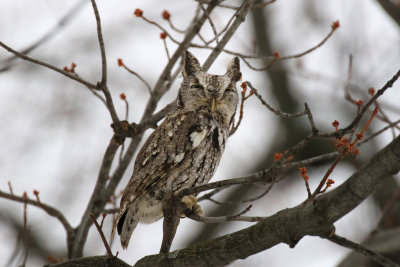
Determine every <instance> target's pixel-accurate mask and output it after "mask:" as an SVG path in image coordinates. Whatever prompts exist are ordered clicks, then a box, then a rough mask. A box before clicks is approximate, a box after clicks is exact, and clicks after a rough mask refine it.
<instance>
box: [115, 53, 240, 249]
mask: <svg viewBox="0 0 400 267" xmlns="http://www.w3.org/2000/svg"><path fill="white" fill-rule="evenodd" d="M240 77H241V73H240V67H239V59H238V58H237V57H235V58H233V59H232V61H231V62H230V64H229V66H228V68H227V72H226V73H225V75H211V74H208V73H205V72H203V71H202V70H201V67H200V63H199V61H198V60H197V59H196V58H195V57H194V56H193V55H192V54H191V53H190V52H188V51H186V52H185V55H184V67H183V82H182V85H181V88H180V90H179V93H178V97H177V100H176V108H175V109H174V111H173V112H171V113H170V114H169V115H168V116H167V117H166V119H165V120H164V121H163V122H162V123H161V125H160V126H158V127H157V129H156V130H155V131H154V132H153V133H152V134H151V135H150V137H149V138H148V139H147V141H146V143H145V144H144V145H143V147H142V149H141V150H140V152H139V154H138V155H137V158H136V161H135V165H134V171H133V175H132V177H131V179H130V181H129V183H128V185H127V186H126V188H125V190H124V194H123V196H122V199H121V205H120V210H119V213H118V215H117V218H116V220H115V223H114V227H113V230H115V228H116V227H117V229H118V233H119V234H120V236H121V244H122V246H123V247H124V248H126V247H127V246H128V244H129V240H130V237H131V235H132V232H133V230H134V229H135V227H136V225H137V223H138V222H139V221H140V222H144V223H151V222H154V221H156V220H158V219H160V218H161V217H162V216H163V213H162V206H161V200H162V197H163V194H162V192H166V191H168V192H173V193H175V194H176V193H177V192H179V190H181V189H183V188H188V187H194V186H197V185H201V184H205V183H207V182H208V181H209V180H210V178H211V177H212V175H213V174H214V172H215V169H216V167H217V165H218V163H219V161H220V159H221V155H222V152H223V151H224V148H225V143H226V139H227V138H228V136H229V129H230V127H231V124H232V121H233V117H234V115H235V112H236V107H237V103H238V93H237V90H236V86H235V84H236V82H237V81H238V80H239V79H240Z"/></svg>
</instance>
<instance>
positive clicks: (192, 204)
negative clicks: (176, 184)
mask: <svg viewBox="0 0 400 267" xmlns="http://www.w3.org/2000/svg"><path fill="white" fill-rule="evenodd" d="M181 202H182V203H183V204H185V205H186V207H187V208H188V209H190V210H192V212H193V213H194V214H196V215H202V214H203V210H202V209H201V207H200V205H199V204H197V198H196V197H195V196H193V195H189V196H184V197H183V198H182V199H181ZM181 217H182V218H184V217H186V216H185V214H181Z"/></svg>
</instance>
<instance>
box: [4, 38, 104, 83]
mask: <svg viewBox="0 0 400 267" xmlns="http://www.w3.org/2000/svg"><path fill="white" fill-rule="evenodd" d="M0 46H1V47H3V48H4V49H6V50H7V51H8V52H10V53H13V54H14V55H15V56H17V57H19V58H21V59H23V60H26V61H29V62H32V63H34V64H37V65H41V66H43V67H46V68H48V69H51V70H54V71H56V72H58V73H61V74H62V75H64V76H66V77H68V78H70V79H72V80H75V81H77V82H79V83H81V84H83V85H85V86H87V87H89V88H90V89H93V90H100V89H99V88H97V86H96V85H95V84H92V83H90V82H88V81H86V80H84V79H82V78H80V77H77V76H76V75H74V74H73V73H70V72H66V71H64V70H62V69H60V68H57V67H55V66H53V65H51V64H49V63H46V62H43V61H40V60H37V59H35V58H32V57H28V56H26V55H24V54H21V53H20V52H18V51H16V50H14V49H12V48H11V47H9V46H7V45H6V44H5V43H3V42H1V41H0Z"/></svg>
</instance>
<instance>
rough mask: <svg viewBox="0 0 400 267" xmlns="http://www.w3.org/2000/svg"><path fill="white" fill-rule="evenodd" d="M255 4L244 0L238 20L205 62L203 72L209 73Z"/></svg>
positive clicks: (252, 1) (237, 15)
mask: <svg viewBox="0 0 400 267" xmlns="http://www.w3.org/2000/svg"><path fill="white" fill-rule="evenodd" d="M254 2H255V0H244V1H243V3H242V5H241V6H240V11H238V13H237V14H236V18H235V20H234V21H233V22H232V25H231V26H230V27H229V30H227V31H226V33H225V34H224V36H223V37H222V39H221V41H220V42H219V44H217V45H216V46H215V48H214V49H213V51H212V52H211V54H210V55H209V56H208V58H207V59H206V61H205V62H204V64H203V66H202V69H203V71H207V70H208V69H209V68H210V67H211V64H212V63H213V62H214V61H215V59H216V58H217V57H218V55H219V54H220V53H221V51H222V49H223V48H224V47H225V45H226V44H227V43H228V41H229V40H230V39H231V38H232V36H233V34H234V33H235V32H236V30H237V29H238V28H239V26H240V25H241V24H242V23H243V21H244V18H245V17H246V15H247V12H248V11H249V10H250V9H251V7H252V6H253V4H254Z"/></svg>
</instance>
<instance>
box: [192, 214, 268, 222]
mask: <svg viewBox="0 0 400 267" xmlns="http://www.w3.org/2000/svg"><path fill="white" fill-rule="evenodd" d="M188 218H190V219H192V220H195V221H198V222H203V223H226V222H259V221H261V220H263V219H265V218H266V217H260V216H239V217H234V218H231V217H229V216H220V217H207V216H199V215H195V214H193V215H190V216H188Z"/></svg>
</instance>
